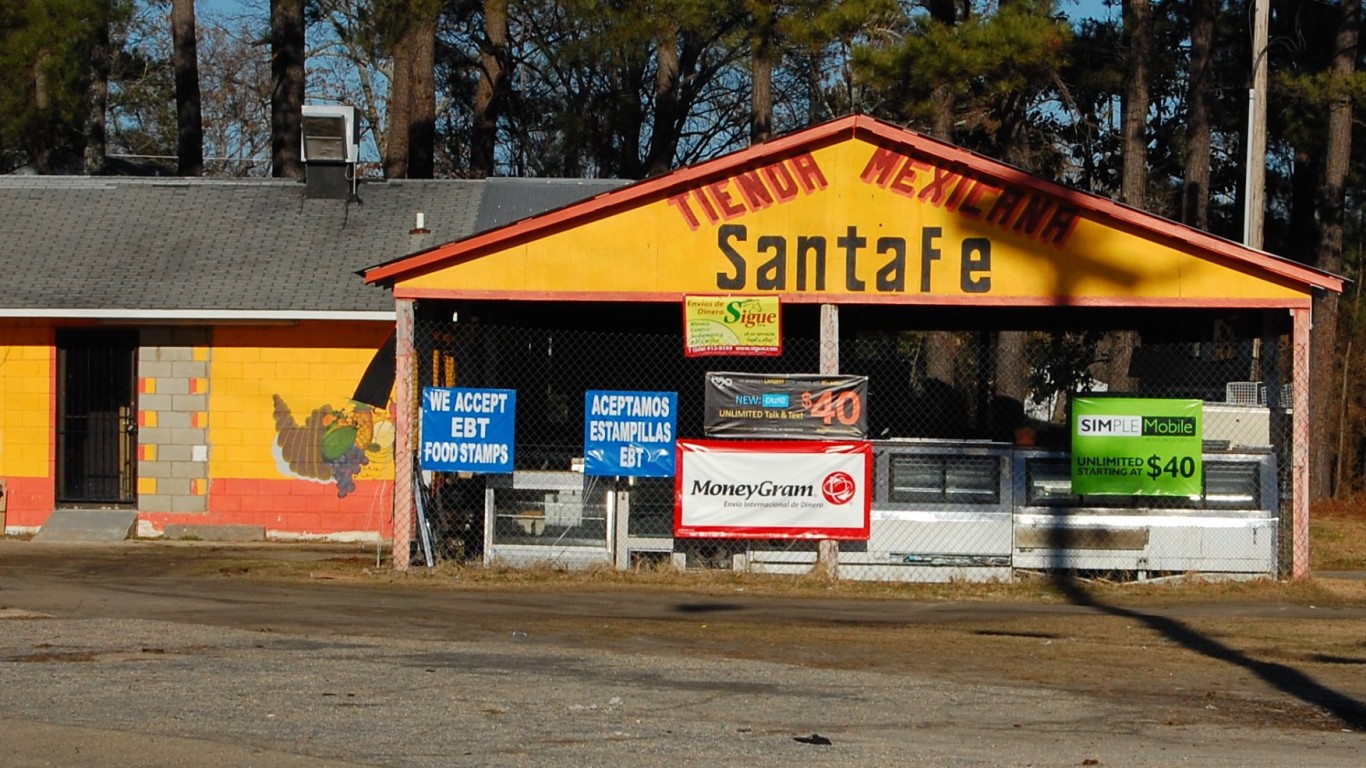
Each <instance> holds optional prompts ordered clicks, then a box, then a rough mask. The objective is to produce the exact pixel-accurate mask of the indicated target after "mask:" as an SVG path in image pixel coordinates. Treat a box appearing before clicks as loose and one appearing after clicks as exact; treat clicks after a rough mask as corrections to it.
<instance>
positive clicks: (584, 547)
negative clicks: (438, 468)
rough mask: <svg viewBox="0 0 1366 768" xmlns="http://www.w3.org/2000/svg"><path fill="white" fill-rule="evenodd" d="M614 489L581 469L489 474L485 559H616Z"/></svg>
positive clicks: (575, 563)
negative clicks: (612, 543) (613, 533)
mask: <svg viewBox="0 0 1366 768" xmlns="http://www.w3.org/2000/svg"><path fill="white" fill-rule="evenodd" d="M615 500H616V495H615V494H614V493H612V492H611V484H610V483H609V482H606V481H604V479H603V478H598V477H592V476H587V475H584V474H582V473H579V472H535V471H531V472H527V471H518V472H514V473H512V474H510V475H489V476H488V480H487V484H486V486H485V491H484V563H485V565H490V564H493V563H495V562H506V563H510V564H513V565H529V564H532V563H536V562H549V563H555V564H557V565H565V566H570V567H574V566H586V565H590V564H596V563H608V564H610V563H611V562H612V557H611V537H610V532H611V531H612V529H613V525H614V522H613V518H614V513H615V509H614V507H615Z"/></svg>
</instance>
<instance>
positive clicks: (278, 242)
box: [0, 176, 621, 315]
mask: <svg viewBox="0 0 1366 768" xmlns="http://www.w3.org/2000/svg"><path fill="white" fill-rule="evenodd" d="M620 184H621V182H587V181H579V180H537V181H531V180H511V179H499V180H490V181H487V182H485V181H464V180H449V181H448V180H441V181H417V180H403V181H392V182H370V183H362V184H361V185H360V188H359V193H358V195H359V198H360V200H361V202H360V203H359V204H355V203H353V204H349V205H348V204H347V203H346V201H344V200H324V199H306V198H305V194H304V193H305V185H303V184H301V183H298V182H294V181H285V180H272V179H251V180H219V179H177V178H151V179H143V178H136V179H135V178H114V177H53V176H0V276H2V277H0V286H2V287H3V290H0V315H5V314H11V315H13V314H23V313H25V312H27V311H32V310H47V311H49V312H51V311H53V310H78V311H82V312H86V313H89V312H90V311H92V310H95V311H98V310H119V311H147V312H149V313H156V312H161V311H167V310H178V311H180V312H182V313H186V312H187V311H189V312H192V311H218V310H235V311H243V312H262V311H264V312H354V311H386V310H392V309H393V299H392V297H391V295H390V293H389V292H388V291H386V290H384V289H381V288H375V287H370V286H366V285H365V284H364V282H363V281H362V279H361V278H360V277H358V276H357V275H356V271H357V270H359V269H361V268H363V267H366V266H369V265H373V264H376V263H381V262H385V261H390V260H393V259H397V258H400V257H402V256H405V255H408V254H411V253H415V252H417V251H422V250H426V249H428V248H431V247H434V246H436V245H440V244H443V243H446V242H450V241H452V240H458V239H460V238H463V237H466V236H468V235H470V234H473V233H474V232H476V231H478V230H477V229H476V222H477V221H485V222H493V224H487V223H486V224H485V226H492V225H496V224H501V223H506V222H508V221H513V220H516V219H520V218H524V217H526V216H528V215H531V214H534V213H538V212H540V211H543V210H547V209H548V208H554V207H559V206H561V205H565V204H567V203H570V202H573V201H574V200H576V199H579V198H582V197H588V196H591V195H593V194H596V193H598V192H601V191H604V190H605V189H610V188H611V187H613V186H618V185H620ZM489 190H495V192H494V194H493V195H492V196H491V197H495V198H497V199H496V201H495V202H494V203H493V204H492V205H491V207H490V208H489V210H488V212H487V213H485V212H482V211H481V203H482V202H483V201H484V198H485V195H486V193H487V192H488V191H489ZM418 212H421V213H423V214H424V216H425V226H426V228H427V229H428V230H430V233H427V234H419V235H414V234H410V230H412V229H413V227H414V225H415V222H416V216H417V213H418Z"/></svg>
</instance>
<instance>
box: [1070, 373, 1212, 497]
mask: <svg viewBox="0 0 1366 768" xmlns="http://www.w3.org/2000/svg"><path fill="white" fill-rule="evenodd" d="M1202 414H1203V408H1202V403H1201V402H1200V401H1199V400H1152V399H1142V398H1133V397H1078V398H1076V399H1075V400H1073V401H1072V493H1075V494H1083V495H1084V494H1111V495H1114V494H1121V495H1126V496H1199V495H1200V493H1201V487H1202V485H1203V482H1202V473H1203V470H1202V468H1201V466H1200V449H1201V445H1202V443H1201V434H1202V423H1201V420H1202Z"/></svg>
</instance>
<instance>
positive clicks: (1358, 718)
mask: <svg viewBox="0 0 1366 768" xmlns="http://www.w3.org/2000/svg"><path fill="white" fill-rule="evenodd" d="M1054 530H1055V531H1057V530H1059V529H1058V528H1054ZM1057 543H1058V544H1059V545H1061V544H1062V543H1063V535H1058V536H1057ZM1055 551H1063V548H1062V547H1061V546H1060V547H1058V548H1057V549H1056V550H1055ZM1059 565H1061V564H1059ZM1052 581H1053V584H1054V585H1055V586H1056V587H1057V588H1058V590H1059V591H1061V592H1062V593H1063V595H1064V596H1065V597H1066V598H1067V599H1068V600H1069V601H1070V602H1072V603H1073V604H1075V605H1079V606H1084V607H1087V608H1092V609H1094V610H1097V611H1100V612H1102V613H1107V614H1109V615H1111V616H1120V617H1124V618H1127V619H1132V620H1134V621H1139V622H1142V623H1143V624H1144V625H1146V626H1147V627H1148V628H1149V629H1152V630H1154V631H1156V632H1159V633H1161V634H1162V636H1163V637H1165V638H1167V639H1168V640H1171V641H1172V642H1175V643H1178V644H1180V645H1181V646H1182V647H1184V648H1187V649H1189V650H1191V651H1194V652H1196V653H1198V654H1200V655H1202V656H1205V657H1207V658H1210V659H1214V660H1216V661H1221V662H1224V663H1226V664H1232V665H1234V666H1238V667H1242V668H1243V669H1246V670H1247V671H1249V672H1251V673H1252V674H1254V675H1256V676H1257V677H1258V678H1260V679H1261V680H1263V681H1264V682H1266V683H1267V684H1269V685H1271V686H1274V687H1275V688H1276V689H1277V690H1279V691H1281V692H1282V693H1285V694H1287V695H1290V696H1294V697H1295V698H1297V699H1299V700H1300V701H1302V702H1304V703H1306V704H1309V705H1312V706H1316V707H1320V708H1322V709H1324V710H1326V711H1328V712H1330V713H1331V714H1333V715H1334V716H1335V717H1337V718H1338V719H1339V720H1341V721H1342V723H1343V724H1344V725H1345V726H1346V727H1348V728H1351V729H1352V730H1364V729H1366V703H1363V702H1360V701H1357V700H1356V699H1354V698H1352V697H1350V696H1348V695H1346V694H1343V693H1341V692H1339V691H1335V690H1333V689H1332V688H1329V687H1328V686H1326V685H1324V684H1323V683H1320V682H1319V681H1317V680H1315V679H1314V678H1313V677H1310V676H1309V675H1307V674H1305V673H1304V672H1302V671H1300V670H1298V669H1295V668H1294V667H1291V666H1287V665H1285V664H1278V663H1275V662H1270V661H1260V660H1258V659H1254V658H1252V657H1251V656H1248V655H1247V654H1245V653H1243V652H1242V651H1239V650H1237V649H1236V648H1230V647H1229V646H1227V645H1225V644H1223V643H1221V642H1219V641H1218V640H1215V639H1214V638H1212V637H1208V636H1206V635H1204V634H1201V633H1200V632H1199V631H1198V630H1196V629H1194V628H1192V627H1190V626H1188V625H1186V624H1184V623H1183V622H1180V621H1177V620H1176V619H1172V618H1169V617H1166V616H1158V615H1155V614H1151V613H1144V612H1143V611H1136V610H1133V609H1132V608H1123V607H1120V606H1117V605H1110V604H1108V603H1105V602H1102V601H1101V600H1100V599H1098V598H1097V597H1096V596H1095V595H1093V594H1091V592H1089V591H1088V590H1087V589H1086V586H1085V585H1084V584H1083V583H1082V582H1080V581H1078V580H1077V579H1076V578H1075V576H1074V575H1073V574H1072V572H1071V571H1070V570H1069V569H1068V568H1066V567H1055V568H1054V570H1053V573H1052Z"/></svg>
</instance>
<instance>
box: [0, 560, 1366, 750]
mask: <svg viewBox="0 0 1366 768" xmlns="http://www.w3.org/2000/svg"><path fill="white" fill-rule="evenodd" d="M275 553H276V554H275V555H268V556H277V557H279V556H291V557H317V558H319V559H320V561H321V560H324V559H326V561H327V562H328V563H330V564H329V565H328V566H327V568H328V570H327V574H328V577H327V578H314V579H311V580H310V579H308V578H307V577H305V578H304V579H302V580H298V581H289V580H279V579H260V580H258V579H252V578H246V577H244V574H248V573H249V572H250V570H251V568H252V567H253V566H252V565H243V566H242V567H241V569H238V568H236V567H235V566H232V565H230V563H231V562H233V560H234V558H238V559H241V561H242V562H244V563H247V562H250V563H256V562H258V561H259V558H260V557H262V555H260V554H259V553H255V552H248V551H246V550H226V549H220V548H206V547H198V548H196V547H179V548H173V547H155V546H149V545H143V544H129V545H120V546H115V547H94V548H61V547H52V546H46V545H39V544H35V543H32V542H20V541H13V540H10V541H0V681H3V682H0V734H2V737H0V765H3V766H25V767H27V766H70V767H72V768H82V767H84V766H92V767H93V766H101V768H107V767H108V766H144V765H145V766H187V767H189V768H194V767H195V766H224V765H233V766H285V767H291V766H300V767H303V766H362V765H364V766H370V765H385V766H451V765H470V766H522V765H557V766H558V765H584V766H674V765H699V766H700V765H707V766H712V765H791V764H797V763H800V764H802V765H811V766H824V765H830V766H836V765H838V766H850V765H894V764H895V765H926V766H930V765H933V766H1026V765H1035V766H1064V765H1102V766H1170V765H1173V764H1181V763H1188V764H1192V765H1202V766H1257V765H1266V766H1271V765H1275V766H1281V765H1291V764H1294V765H1315V766H1338V765H1341V766H1349V765H1350V766H1358V765H1360V764H1361V755H1362V753H1363V748H1364V747H1366V744H1364V743H1363V741H1362V738H1363V737H1362V735H1361V733H1360V730H1361V725H1362V723H1361V722H1359V721H1357V720H1356V719H1355V718H1357V717H1359V716H1360V713H1361V712H1362V711H1363V705H1362V702H1363V701H1366V672H1364V670H1366V642H1363V641H1362V638H1363V636H1366V631H1363V630H1366V611H1363V609H1362V608H1361V607H1360V606H1355V607H1353V606H1339V607H1337V608H1333V609H1321V608H1317V607H1310V606H1296V605H1244V606H1242V607H1241V608H1240V609H1229V608H1228V607H1226V606H1225V607H1221V606H1209V607H1207V609H1206V610H1204V611H1200V610H1197V609H1195V608H1192V607H1190V606H1186V607H1180V606H1174V607H1172V608H1170V609H1160V608H1145V609H1144V610H1142V611H1132V612H1131V613H1130V614H1129V615H1123V614H1118V615H1117V614H1115V613H1113V612H1110V613H1107V612H1105V611H1103V610H1099V609H1097V608H1096V607H1094V606H1077V605H1036V606H1035V605H1025V606H1021V605H1014V604H1012V605H994V604H991V603H981V604H957V603H940V604H912V603H910V602H908V601H878V600H847V599H845V600H830V601H820V600H810V599H803V598H771V597H770V598H765V597H745V596H743V595H738V596H727V597H725V598H720V597H715V596H709V597H699V596H698V595H696V594H691V593H688V592H686V591H682V590H680V591H678V592H661V591H659V590H648V591H646V590H640V591H630V590H628V591H617V592H606V593H604V592H602V591H600V590H593V591H585V592H584V593H581V594H579V593H574V592H572V591H569V592H566V591H564V590H558V591H553V592H551V591H536V590H528V589H517V590H506V591H498V590H489V589H481V590H471V591H462V590H459V589H449V590H433V589H414V588H411V586H410V585H407V584H404V583H402V581H401V580H400V581H399V583H392V582H386V583H369V582H366V581H364V580H358V581H350V580H345V579H335V578H332V575H333V574H334V573H335V572H336V571H337V570H338V569H343V570H344V569H345V568H347V567H349V566H346V565H338V564H337V563H338V562H345V559H343V560H342V561H338V559H337V558H336V557H335V553H331V554H329V553H327V552H325V551H324V552H318V553H312V554H302V555H301V554H298V553H297V551H296V550H288V549H285V548H280V549H277V550H275ZM291 553H292V554H291ZM205 561H211V562H210V567H208V568H205V567H203V566H204V563H205ZM223 563H229V565H223ZM320 567H321V566H320ZM317 574H318V572H316V571H315V572H314V575H315V576H316V575H317ZM1145 617H1152V619H1153V621H1151V622H1145ZM1164 621H1165V622H1169V626H1168V625H1164V624H1163V623H1162V622H1164ZM1243 622H1246V623H1243ZM1311 622H1327V623H1325V624H1322V625H1320V626H1322V627H1323V628H1324V631H1325V632H1327V628H1328V627H1330V626H1332V627H1339V626H1340V627H1341V632H1342V636H1343V637H1344V640H1343V642H1344V643H1345V645H1344V646H1343V647H1342V648H1340V649H1338V650H1335V651H1332V652H1331V653H1328V654H1326V655H1325V654H1320V655H1321V656H1326V660H1325V659H1320V660H1318V661H1315V660H1314V659H1313V658H1311V657H1310V656H1304V657H1297V656H1294V655H1287V652H1286V650H1285V647H1284V646H1283V645H1282V646H1278V650H1274V651H1273V650H1272V649H1271V648H1270V647H1269V646H1267V645H1266V644H1265V642H1264V641H1263V640H1261V639H1259V638H1261V637H1263V636H1262V635H1258V636H1256V637H1253V638H1251V639H1250V640H1249V641H1248V644H1247V646H1246V647H1244V646H1243V645H1240V640H1239V638H1238V637H1236V636H1233V635H1228V636H1225V635H1224V634H1223V633H1224V632H1226V631H1230V630H1227V628H1229V627H1234V628H1236V627H1238V626H1247V627H1253V626H1256V627H1263V628H1265V627H1268V626H1270V625H1272V624H1285V625H1286V626H1295V625H1299V626H1304V625H1306V624H1308V623H1311ZM1145 623H1147V624H1148V626H1144V624H1145ZM1126 626H1127V629H1126V628H1125V627H1126ZM1164 626H1168V629H1167V630H1166V631H1167V632H1168V634H1172V632H1173V631H1172V630H1171V629H1170V627H1185V628H1189V629H1190V630H1191V631H1192V632H1195V633H1196V634H1197V635H1198V636H1199V637H1201V638H1204V641H1205V642H1208V643H1211V644H1212V645H1210V646H1209V647H1206V648H1203V649H1201V648H1191V647H1189V645H1190V644H1191V641H1190V640H1189V639H1188V638H1183V637H1181V636H1180V633H1179V631H1176V632H1175V634H1174V635H1173V636H1171V637H1166V638H1164V637H1163V636H1162V632H1163V631H1164V630H1163V627H1164ZM1206 626H1208V630H1206V629H1202V627H1206ZM1335 632H1336V630H1334V633H1335ZM1353 632H1355V643H1356V645H1355V650H1354V651H1353V650H1352V642H1353V640H1352V639H1351V637H1352V635H1353ZM1334 633H1329V634H1330V635H1331V636H1336V634H1334ZM1124 638H1128V639H1129V640H1132V642H1131V643H1125V642H1122V641H1123V639H1124ZM1219 649H1223V651H1222V652H1223V653H1224V654H1225V658H1219V654H1220V653H1221V651H1220V650H1219ZM879 654H881V656H882V658H879ZM1069 668H1070V669H1071V670H1072V673H1071V674H1069V673H1067V672H1066V670H1067V669H1069ZM827 742H828V743H827Z"/></svg>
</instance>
